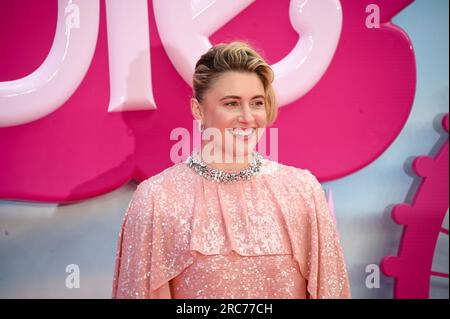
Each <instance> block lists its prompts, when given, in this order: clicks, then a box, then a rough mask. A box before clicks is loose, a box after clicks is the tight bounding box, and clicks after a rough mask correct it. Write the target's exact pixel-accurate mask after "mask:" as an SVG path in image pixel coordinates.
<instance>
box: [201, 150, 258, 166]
mask: <svg viewBox="0 0 450 319" xmlns="http://www.w3.org/2000/svg"><path fill="white" fill-rule="evenodd" d="M202 154H203V147H202V150H201V152H200V158H201V159H202V161H204V162H205V163H206V164H207V165H208V166H209V167H211V168H214V169H218V170H221V171H240V170H243V169H246V168H247V167H249V165H250V163H252V162H253V154H252V152H250V153H249V154H244V155H242V156H237V155H234V156H230V157H231V159H232V160H231V161H228V162H227V161H226V158H225V159H222V161H220V160H219V161H216V159H215V158H214V156H213V157H212V158H211V159H210V160H208V159H205V158H203V157H202ZM223 157H225V156H223Z"/></svg>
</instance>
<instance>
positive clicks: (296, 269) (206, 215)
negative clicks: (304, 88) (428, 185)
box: [113, 42, 350, 298]
mask: <svg viewBox="0 0 450 319" xmlns="http://www.w3.org/2000/svg"><path fill="white" fill-rule="evenodd" d="M272 81H273V72H272V70H271V68H270V66H269V65H268V64H267V63H266V62H265V61H264V60H263V58H262V57H261V56H260V55H259V54H258V53H257V52H256V51H255V50H254V49H252V48H251V47H250V46H249V45H248V44H245V43H243V42H233V43H230V44H220V45H217V46H214V47H212V48H211V49H210V50H209V51H208V52H207V53H205V54H204V55H203V56H202V57H201V58H200V59H199V61H198V62H197V64H196V67H195V73H194V79H193V98H192V99H191V111H192V114H193V116H194V118H195V119H197V120H198V121H199V122H200V123H201V131H202V132H203V135H204V136H203V137H204V139H205V140H204V141H202V147H201V150H200V151H193V152H192V154H191V155H190V156H189V157H188V158H187V159H186V160H185V161H183V162H181V163H177V164H175V165H172V166H171V167H169V168H167V169H166V170H164V171H162V172H161V173H159V174H157V175H155V176H153V177H150V178H149V179H147V180H145V181H143V182H142V183H140V184H139V186H138V188H137V190H136V192H135V193H134V195H133V198H132V200H131V202H130V204H129V206H128V208H127V211H126V214H125V217H124V220H123V223H122V227H121V232H120V237H119V244H118V251H117V257H116V269H115V274H114V284H113V298H350V289H349V282H348V276H347V271H346V267H345V263H344V257H343V253H342V248H341V245H340V242H339V237H338V234H337V231H336V227H335V225H334V221H333V218H332V216H331V214H330V212H329V210H328V207H327V203H326V200H325V195H324V192H323V190H322V187H321V185H320V183H319V182H318V180H317V179H316V178H315V176H314V175H312V173H311V172H310V171H309V170H307V169H299V168H295V167H292V166H287V165H283V164H281V163H278V162H276V161H272V160H269V159H267V158H265V157H263V156H261V155H260V154H259V153H257V152H256V151H255V146H256V143H257V141H258V140H259V139H260V137H261V132H262V130H263V129H264V128H265V127H267V126H269V125H271V124H272V123H273V122H274V120H275V118H276V114H277V111H276V105H275V97H274V92H273V88H272ZM208 130H210V131H211V132H208ZM216 133H218V134H216ZM230 141H231V143H230ZM211 150H213V152H211ZM218 154H219V155H220V156H218ZM224 158H227V159H228V160H225V159H224ZM230 158H231V161H230V160H229V159H230Z"/></svg>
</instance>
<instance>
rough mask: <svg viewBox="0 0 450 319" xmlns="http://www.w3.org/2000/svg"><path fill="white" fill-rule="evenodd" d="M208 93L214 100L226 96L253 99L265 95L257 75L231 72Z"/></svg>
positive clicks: (222, 75) (221, 78) (223, 75)
mask: <svg viewBox="0 0 450 319" xmlns="http://www.w3.org/2000/svg"><path fill="white" fill-rule="evenodd" d="M208 93H209V95H210V96H211V97H212V98H221V97H223V96H225V95H237V96H240V97H242V98H251V97H253V96H255V95H264V86H263V84H262V82H261V80H260V78H259V77H258V75H257V74H256V73H252V72H235V71H229V72H225V73H223V74H221V75H220V76H219V78H217V79H216V80H215V81H214V83H213V84H212V86H211V87H210V89H209V92H208Z"/></svg>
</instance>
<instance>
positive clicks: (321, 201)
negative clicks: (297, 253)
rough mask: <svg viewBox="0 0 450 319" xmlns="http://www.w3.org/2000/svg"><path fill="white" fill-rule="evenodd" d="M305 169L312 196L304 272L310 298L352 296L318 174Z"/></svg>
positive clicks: (340, 248)
mask: <svg viewBox="0 0 450 319" xmlns="http://www.w3.org/2000/svg"><path fill="white" fill-rule="evenodd" d="M306 171H307V170H306ZM307 173H308V175H309V177H308V185H309V188H310V196H311V200H310V209H309V216H308V218H307V224H308V225H307V227H306V229H307V230H308V233H309V234H308V235H307V236H308V237H309V241H308V246H309V247H307V248H306V250H307V252H306V256H307V257H306V263H305V264H304V268H306V269H305V270H304V272H305V273H306V279H307V291H308V295H309V298H311V299H316V298H328V299H331V298H351V293H350V286H349V280H348V274H347V269H346V265H345V260H344V255H343V251H342V247H341V243H340V239H339V234H338V232H337V229H336V224H335V223H334V220H333V217H332V215H331V213H330V210H329V208H328V204H327V202H326V198H325V192H324V190H323V189H322V186H321V184H320V183H319V181H318V180H317V178H316V177H315V176H314V175H313V174H312V173H311V172H309V171H307Z"/></svg>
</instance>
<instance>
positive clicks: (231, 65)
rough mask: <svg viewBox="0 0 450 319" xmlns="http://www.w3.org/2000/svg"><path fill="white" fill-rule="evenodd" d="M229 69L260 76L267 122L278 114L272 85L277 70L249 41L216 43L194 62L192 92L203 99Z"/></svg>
mask: <svg viewBox="0 0 450 319" xmlns="http://www.w3.org/2000/svg"><path fill="white" fill-rule="evenodd" d="M227 71H238V72H254V73H256V75H258V77H259V78H260V80H261V82H262V84H263V86H264V91H265V100H266V101H265V108H266V114H267V122H268V125H270V124H272V123H273V122H274V121H275V119H276V117H277V114H278V110H277V109H278V108H277V105H276V99H275V92H274V89H273V87H272V82H273V80H274V73H273V70H272V68H271V67H270V65H269V64H268V63H267V62H266V61H265V60H264V59H263V58H262V57H261V55H260V54H259V53H258V52H256V50H255V49H253V48H252V47H251V46H250V45H249V44H248V43H245V42H242V41H234V42H231V43H228V44H227V43H221V44H218V45H215V46H213V47H212V48H211V49H209V50H208V51H207V52H206V53H205V54H203V55H202V56H201V57H200V59H199V60H198V61H197V63H196V65H195V71H194V77H193V95H194V97H195V98H196V99H197V100H198V101H199V102H201V101H202V99H203V96H204V94H205V92H206V91H207V90H208V89H209V88H211V86H212V85H213V83H214V81H215V80H216V79H217V78H219V76H220V75H221V74H222V73H224V72H227Z"/></svg>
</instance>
